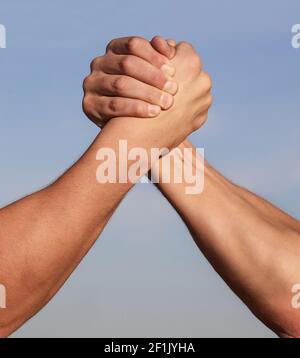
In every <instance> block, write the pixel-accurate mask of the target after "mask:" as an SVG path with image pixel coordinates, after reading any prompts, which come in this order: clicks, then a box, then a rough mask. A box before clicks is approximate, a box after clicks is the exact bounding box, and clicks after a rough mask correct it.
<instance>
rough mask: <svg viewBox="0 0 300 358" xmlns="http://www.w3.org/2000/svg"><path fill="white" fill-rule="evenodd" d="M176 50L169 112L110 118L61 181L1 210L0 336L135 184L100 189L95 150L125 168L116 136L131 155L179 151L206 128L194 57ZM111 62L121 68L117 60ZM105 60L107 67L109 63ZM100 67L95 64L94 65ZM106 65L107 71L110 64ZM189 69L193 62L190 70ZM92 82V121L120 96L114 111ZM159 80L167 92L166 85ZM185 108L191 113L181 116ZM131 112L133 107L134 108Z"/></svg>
mask: <svg viewBox="0 0 300 358" xmlns="http://www.w3.org/2000/svg"><path fill="white" fill-rule="evenodd" d="M177 51H178V55H177V56H176V58H174V65H175V66H176V67H177V75H176V80H177V81H178V82H179V84H180V87H181V88H180V90H179V91H178V94H177V96H176V103H175V104H174V106H173V107H172V108H171V109H170V110H169V111H170V112H169V111H163V112H161V113H160V114H159V116H157V117H155V118H132V117H127V116H123V117H120V118H114V119H112V120H111V121H109V123H108V124H107V125H106V126H105V127H104V129H103V130H102V132H101V133H100V134H99V136H98V137H97V138H96V140H95V142H94V143H93V144H92V145H91V147H90V148H89V149H88V151H87V152H86V153H85V154H84V155H83V157H82V158H81V159H80V160H79V161H78V162H77V163H76V164H75V165H74V166H73V167H72V168H71V169H70V170H68V171H67V172H66V173H65V174H64V175H63V176H62V177H61V178H60V179H58V180H57V181H56V182H55V183H53V184H52V185H50V186H49V187H47V188H46V189H44V190H42V191H40V192H38V193H35V194H33V195H30V196H28V197H26V198H24V199H22V200H20V201H18V202H16V203H14V204H12V205H10V206H8V207H6V208H3V209H1V211H0V248H1V250H0V262H1V266H0V282H1V284H3V285H5V287H6V289H7V309H3V310H1V311H0V336H2V337H4V336H7V335H9V334H10V333H11V332H13V331H14V330H15V329H16V328H18V327H19V326H20V325H22V324H23V323H24V322H25V321H26V320H27V319H29V318H30V317H31V316H32V315H34V314H35V313H36V312H37V311H38V310H39V309H41V308H42V307H43V306H44V305H45V304H46V303H47V302H48V301H49V300H50V299H51V297H53V295H54V294H55V293H56V292H57V290H58V289H59V288H60V287H61V286H62V285H63V283H64V282H65V280H66V279H67V278H68V276H69V275H70V274H71V273H72V271H73V270H74V269H75V268H76V266H77V265H78V264H79V262H80V261H81V259H82V258H83V257H84V255H85V254H86V253H87V251H88V250H89V249H90V247H91V246H92V245H93V243H94V242H95V240H96V239H97V237H98V236H99V234H100V233H101V231H102V230H103V228H104V226H105V224H106V223H107V221H108V220H109V218H110V217H111V215H112V214H113V212H114V210H115V209H116V207H117V206H118V204H119V203H120V201H121V200H122V198H123V197H124V196H125V195H126V193H127V192H128V191H129V190H130V188H131V187H132V185H134V182H130V181H127V182H126V183H124V184H121V183H118V182H117V183H113V184H112V183H109V182H108V183H103V184H99V183H98V182H97V180H96V172H97V169H98V165H99V163H98V162H97V161H96V154H97V153H98V150H99V149H101V148H110V149H111V150H113V151H114V153H115V154H116V159H117V162H118V164H121V165H122V166H123V167H124V166H126V167H127V168H129V167H130V161H128V160H127V159H126V163H125V162H124V159H122V158H124V157H123V156H122V158H121V157H120V156H119V143H118V140H119V139H125V140H127V144H128V151H130V149H132V148H137V147H138V148H143V149H144V150H145V151H146V152H147V153H148V154H149V153H150V151H151V148H153V147H157V148H164V147H168V148H172V147H174V146H177V145H178V144H179V143H180V142H181V141H182V140H183V139H184V138H185V137H186V136H187V135H188V134H189V133H191V132H192V131H193V130H195V129H197V128H199V126H201V125H202V124H203V123H202V122H200V121H199V119H198V118H196V115H195V113H199V105H198V102H199V101H197V98H198V91H197V88H198V87H199V86H200V85H202V82H203V78H202V77H201V78H200V68H199V67H198V64H199V58H198V56H197V55H196V53H195V52H194V50H193V49H192V47H191V46H189V45H188V44H182V45H180V46H178V49H177ZM114 59H115V60H116V61H115V64H117V68H118V69H119V70H120V67H119V64H120V62H118V61H119V60H120V57H119V56H117V57H114ZM102 61H103V62H105V61H106V58H105V57H104V58H102ZM123 61H124V60H122V59H121V63H122V64H123V66H124V64H126V66H125V70H131V71H133V69H136V59H135V58H130V59H129V60H128V58H126V61H125V62H123ZM134 61H135V62H134ZM98 63H99V60H98V61H96V62H94V63H93V66H97V64H98ZM106 63H108V64H109V66H111V65H112V63H113V62H112V61H106ZM191 64H192V65H194V69H192V70H191V69H190V67H189V66H190V65H191ZM144 65H145V64H144ZM123 66H122V67H121V68H123ZM139 66H142V65H141V63H140V65H139ZM151 69H152V71H154V70H153V68H151ZM96 72H98V71H96ZM140 72H142V73H144V72H143V71H140ZM97 75H99V74H97ZM97 75H95V74H93V76H97ZM91 77H92V76H91ZM91 77H89V80H88V81H86V82H85V100H84V108H85V110H86V111H87V112H88V113H90V114H93V118H95V119H97V121H98V120H99V119H101V118H100V112H99V111H98V110H97V106H99V105H100V107H101V109H103V108H104V109H108V110H111V111H113V112H114V114H116V113H117V111H118V108H119V107H118V106H119V104H120V101H119V99H118V101H114V102H113V104H114V106H111V105H109V103H110V102H109V101H110V99H109V98H103V97H100V96H97V95H96V94H95V92H93V89H94V88H93V87H92V85H93V83H94V78H91ZM154 78H155V79H156V80H159V79H161V78H162V77H161V75H160V73H158V72H157V71H156V76H154ZM102 81H105V79H103V78H102V80H101V82H102ZM161 81H162V86H163V87H164V85H163V82H166V80H165V79H164V80H161ZM87 82H88V83H87ZM185 88H192V89H194V90H193V92H194V93H195V95H189V94H187V93H186V90H185ZM95 91H96V90H95ZM159 98H161V97H159ZM122 103H124V102H122ZM145 106H146V107H145ZM182 106H185V107H187V108H190V110H189V111H188V112H187V113H185V115H183V111H182ZM141 108H142V109H145V108H148V104H146V103H144V102H143V103H140V102H139V106H138V110H140V109H141ZM129 109H130V110H133V106H130V107H129ZM137 112H138V111H137ZM127 113H130V112H127ZM144 113H145V112H144ZM127 115H128V114H127ZM144 117H147V116H146V114H145V115H144ZM102 119H103V118H102ZM104 119H105V118H104ZM122 154H124V153H122ZM125 154H128V153H125ZM126 164H127V165H126ZM140 168H141V170H140V171H139V176H142V175H143V174H145V173H146V172H147V171H148V169H149V168H150V167H149V163H148V161H147V162H143V160H141V161H140ZM127 174H128V172H127Z"/></svg>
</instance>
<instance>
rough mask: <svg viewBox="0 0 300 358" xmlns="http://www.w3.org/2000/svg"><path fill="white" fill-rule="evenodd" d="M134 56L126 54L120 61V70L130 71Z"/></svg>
mask: <svg viewBox="0 0 300 358" xmlns="http://www.w3.org/2000/svg"><path fill="white" fill-rule="evenodd" d="M132 63H133V59H132V56H124V57H123V58H122V60H121V61H120V70H121V71H122V73H129V72H130V70H131V67H132Z"/></svg>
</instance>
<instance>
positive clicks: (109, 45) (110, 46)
mask: <svg viewBox="0 0 300 358" xmlns="http://www.w3.org/2000/svg"><path fill="white" fill-rule="evenodd" d="M114 42H115V39H113V40H111V41H109V43H108V44H107V46H106V52H108V51H110V49H111V48H112V46H113V44H114Z"/></svg>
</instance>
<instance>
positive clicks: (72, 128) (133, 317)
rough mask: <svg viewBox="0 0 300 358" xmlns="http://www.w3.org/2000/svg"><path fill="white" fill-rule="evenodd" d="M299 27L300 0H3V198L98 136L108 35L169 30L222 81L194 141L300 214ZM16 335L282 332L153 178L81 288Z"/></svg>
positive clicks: (102, 245) (89, 264)
mask: <svg viewBox="0 0 300 358" xmlns="http://www.w3.org/2000/svg"><path fill="white" fill-rule="evenodd" d="M297 23H300V3H299V1H298V0H290V1H289V2H286V1H283V0H280V1H276V2H274V1H271V0H265V1H263V2H262V1H258V0H253V1H245V0H244V1H238V0H227V1H226V2H225V1H221V0H218V1H217V0H210V1H200V0H187V1H179V0H176V1H174V0H173V1H170V0H164V1H151V2H150V1H137V0H129V1H122V0H110V1H106V0H105V1H101V2H100V1H94V0H89V1H84V2H83V1H79V0H72V1H71V0H66V1H63V2H62V1H58V0H53V1H51V2H49V1H45V0H39V1H37V0H36V1H33V0H27V1H26V2H25V1H24V2H20V1H16V0H9V1H8V0H6V1H4V0H3V1H2V2H1V5H0V24H3V25H5V27H6V30H7V48H6V49H0V96H1V97H0V153H1V154H0V166H1V189H0V194H1V195H0V205H2V206H3V205H5V204H7V203H9V202H11V201H13V200H15V199H17V198H19V197H21V196H23V195H26V194H28V193H30V192H32V191H35V190H37V189H39V188H41V187H43V186H45V185H47V184H48V183H49V182H51V181H53V179H55V178H56V177H57V176H59V175H60V174H61V173H62V172H63V171H64V170H65V169H66V168H67V167H69V166H70V165H71V164H72V163H73V162H74V161H75V160H76V159H77V158H78V157H79V156H80V154H81V153H82V152H83V151H84V150H85V149H86V147H87V146H88V145H89V143H90V142H91V140H92V139H93V138H94V137H95V136H96V135H97V128H96V127H94V125H93V124H91V123H89V122H88V121H87V120H86V119H85V117H84V115H83V114H82V112H81V99H82V90H81V86H82V80H83V78H84V77H85V76H86V75H87V73H88V71H89V63H90V61H91V60H92V58H93V57H95V56H97V55H100V54H102V53H103V51H104V48H105V45H106V43H107V42H108V41H109V40H111V39H112V38H116V37H121V36H127V35H140V36H145V37H147V38H151V37H152V36H154V35H156V34H161V35H163V36H165V37H172V38H175V39H176V40H178V41H180V40H187V41H190V42H192V43H193V45H194V46H195V47H196V49H197V50H198V51H199V52H200V53H201V55H202V57H203V61H204V64H205V67H206V70H207V71H209V72H210V74H211V76H212V77H213V81H214V97H215V103H214V107H213V109H212V111H211V114H210V119H209V121H208V123H207V124H206V126H205V128H204V129H203V130H201V132H199V133H196V134H194V135H193V136H192V141H193V142H194V144H196V145H197V146H198V147H204V148H205V152H206V158H207V159H208V160H209V161H210V162H211V163H212V164H213V165H214V166H215V167H216V168H217V169H219V170H220V171H221V172H223V173H224V174H225V175H226V176H227V177H229V178H230V179H232V180H234V181H236V182H238V183H239V184H241V185H244V186H246V187H247V188H249V189H251V190H254V191H255V192H257V193H259V194H260V195H263V196H264V197H266V198H268V199H269V200H271V201H272V202H274V203H275V204H277V205H279V206H281V207H282V208H283V209H285V210H286V211H288V212H289V213H291V214H293V215H295V216H297V217H300V207H299V199H298V198H299V197H300V185H299V184H300V169H299V165H298V164H299V153H300V141H299V130H300V121H299V120H300V118H299V117H300V116H299V113H300V111H299V95H300V81H299V80H300V67H299V63H300V62H299V59H300V49H299V50H296V49H293V48H292V46H291V39H292V34H291V28H292V26H293V25H294V24H297ZM149 218H151V219H150V220H149ZM15 336H17V337H30V336H72V337H76V336H94V337H101V336H104V337H105V336H194V337H197V336H256V337H268V336H272V334H271V333H270V332H269V331H268V330H267V329H266V328H264V327H263V326H262V324H261V323H259V322H258V321H257V320H256V319H255V318H254V317H253V316H252V315H251V314H250V313H249V311H248V310H247V309H246V308H245V307H244V306H243V305H242V304H241V303H240V301H239V300H238V299H237V298H236V297H235V296H234V295H233V294H232V292H231V291H230V290H229V289H228V288H227V287H226V285H225V284H224V283H223V281H222V280H221V279H220V278H219V277H218V276H217V275H216V274H215V273H214V272H213V270H212V269H211V268H210V266H209V264H208V263H207V262H206V260H205V259H204V258H203V256H202V255H201V253H200V252H199V251H198V250H197V249H196V246H195V244H194V243H193V242H192V239H191V238H190V235H189V233H188V232H187V230H186V228H185V227H184V225H183V224H182V222H181V220H180V219H179V218H178V216H177V214H176V213H175V212H174V210H173V209H172V208H171V207H170V205H169V204H168V203H167V202H165V200H164V199H163V198H162V197H161V196H160V194H159V193H158V192H157V191H156V189H155V188H153V187H152V186H150V185H139V186H137V187H136V188H134V190H133V191H132V192H131V193H130V194H129V196H128V197H127V198H126V200H125V201H124V202H123V203H122V205H121V207H120V208H119V210H118V211H117V213H116V215H115V216H114V217H113V219H112V221H111V222H110V223H109V225H108V227H107V228H106V229H105V232H104V233H103V235H102V237H101V240H99V242H98V243H97V244H96V245H95V247H94V249H93V250H92V251H91V253H90V254H89V255H88V256H87V258H86V259H85V260H84V261H83V263H82V264H81V265H80V267H79V269H78V270H77V271H76V272H75V273H74V275H73V276H72V277H71V279H70V281H69V282H68V283H67V285H66V286H65V287H64V288H63V289H62V290H61V291H60V293H59V294H58V295H57V296H56V298H55V299H54V300H53V301H52V302H51V303H50V304H49V305H48V306H47V307H46V308H45V309H44V310H43V311H42V312H41V313H40V314H39V315H38V316H36V317H35V318H34V319H33V320H31V321H30V322H29V323H28V324H26V325H25V326H24V327H23V328H22V329H21V330H20V331H19V332H18V333H16V334H15Z"/></svg>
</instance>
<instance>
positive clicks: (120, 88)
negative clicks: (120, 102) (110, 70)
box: [112, 77, 127, 94]
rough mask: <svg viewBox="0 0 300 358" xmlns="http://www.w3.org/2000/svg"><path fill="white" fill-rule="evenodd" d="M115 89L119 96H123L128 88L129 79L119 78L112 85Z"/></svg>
mask: <svg viewBox="0 0 300 358" xmlns="http://www.w3.org/2000/svg"><path fill="white" fill-rule="evenodd" d="M112 86H113V89H114V90H115V92H116V93H118V94H123V93H124V92H125V90H126V88H127V79H126V78H125V77H117V78H116V79H115V80H114V81H113V83H112Z"/></svg>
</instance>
